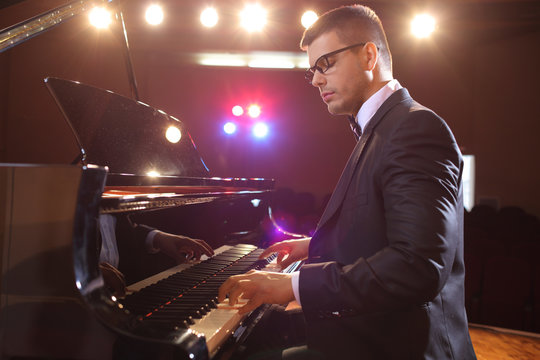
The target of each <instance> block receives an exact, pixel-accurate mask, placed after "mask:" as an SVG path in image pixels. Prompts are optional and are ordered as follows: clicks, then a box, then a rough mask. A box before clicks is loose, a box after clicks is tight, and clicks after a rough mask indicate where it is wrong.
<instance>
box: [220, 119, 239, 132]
mask: <svg viewBox="0 0 540 360" xmlns="http://www.w3.org/2000/svg"><path fill="white" fill-rule="evenodd" d="M223 131H225V134H228V135H232V134H234V133H235V132H236V124H235V123H233V122H231V121H229V122H228V123H226V124H225V125H223Z"/></svg>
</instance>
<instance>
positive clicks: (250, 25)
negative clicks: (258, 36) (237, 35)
mask: <svg viewBox="0 0 540 360" xmlns="http://www.w3.org/2000/svg"><path fill="white" fill-rule="evenodd" d="M265 25H266V10H265V9H264V8H263V7H262V6H261V5H259V4H248V5H246V6H245V7H244V9H243V10H242V11H241V12H240V26H242V27H243V28H244V29H246V30H247V31H248V32H256V31H261V30H262V29H263V28H264V26H265Z"/></svg>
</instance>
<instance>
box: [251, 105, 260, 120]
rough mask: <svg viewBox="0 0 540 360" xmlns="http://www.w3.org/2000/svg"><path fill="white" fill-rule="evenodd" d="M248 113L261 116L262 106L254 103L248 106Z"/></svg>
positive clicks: (253, 116) (252, 115) (254, 116)
mask: <svg viewBox="0 0 540 360" xmlns="http://www.w3.org/2000/svg"><path fill="white" fill-rule="evenodd" d="M248 115H249V116H250V117H252V118H256V117H259V116H260V115H261V107H260V106H259V105H256V104H253V105H249V107H248Z"/></svg>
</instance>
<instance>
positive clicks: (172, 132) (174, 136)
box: [165, 126, 182, 144]
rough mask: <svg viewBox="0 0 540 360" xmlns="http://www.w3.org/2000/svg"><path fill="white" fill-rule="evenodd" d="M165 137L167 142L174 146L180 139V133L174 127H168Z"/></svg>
mask: <svg viewBox="0 0 540 360" xmlns="http://www.w3.org/2000/svg"><path fill="white" fill-rule="evenodd" d="M165 137H166V138H167V140H169V142H171V143H173V144H176V143H177V142H179V141H180V139H181V138H182V133H181V132H180V130H179V129H178V128H177V127H176V126H169V127H168V128H167V131H166V132H165Z"/></svg>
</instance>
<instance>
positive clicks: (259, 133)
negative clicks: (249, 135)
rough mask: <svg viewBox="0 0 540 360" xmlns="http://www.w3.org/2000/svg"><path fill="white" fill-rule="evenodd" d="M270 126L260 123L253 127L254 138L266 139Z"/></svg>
mask: <svg viewBox="0 0 540 360" xmlns="http://www.w3.org/2000/svg"><path fill="white" fill-rule="evenodd" d="M268 131H269V129H268V125H266V124H265V123H262V122H258V123H256V124H255V125H253V128H252V132H253V136H255V137H257V138H264V137H266V136H267V135H268Z"/></svg>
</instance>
